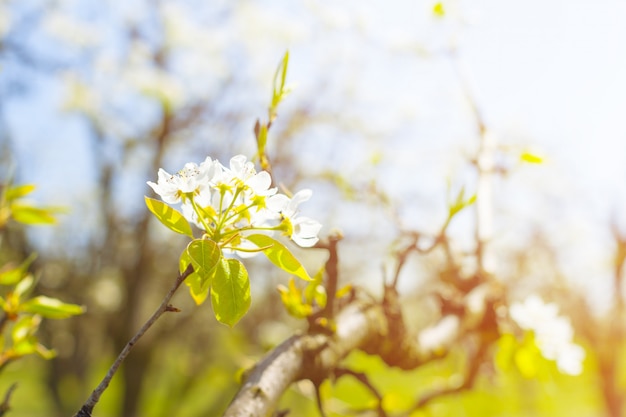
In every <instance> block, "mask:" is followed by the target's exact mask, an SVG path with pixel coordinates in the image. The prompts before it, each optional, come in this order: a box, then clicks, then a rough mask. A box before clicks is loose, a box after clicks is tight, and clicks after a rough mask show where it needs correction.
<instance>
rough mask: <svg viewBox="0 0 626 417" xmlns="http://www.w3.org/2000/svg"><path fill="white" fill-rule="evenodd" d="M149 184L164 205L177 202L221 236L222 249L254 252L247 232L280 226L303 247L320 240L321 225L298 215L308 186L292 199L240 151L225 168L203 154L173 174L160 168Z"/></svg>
mask: <svg viewBox="0 0 626 417" xmlns="http://www.w3.org/2000/svg"><path fill="white" fill-rule="evenodd" d="M148 185H149V186H150V187H152V189H153V190H154V191H155V192H156V193H157V194H159V195H160V196H161V198H162V199H163V201H164V202H166V203H168V204H178V203H182V204H181V211H182V214H183V217H185V218H186V219H187V221H189V222H190V223H193V224H195V225H196V226H198V227H199V228H200V229H202V230H204V231H205V232H207V234H208V235H209V237H211V238H215V239H216V240H217V241H222V240H223V241H224V242H225V243H224V249H225V250H229V251H231V250H232V251H234V252H235V253H237V254H239V255H240V256H242V257H249V256H251V255H254V254H256V253H255V252H254V251H255V250H258V247H257V246H256V245H254V244H252V243H251V242H249V241H248V240H246V236H247V235H249V234H250V233H268V234H271V233H273V232H274V231H277V230H280V231H282V232H283V233H284V234H286V235H287V236H289V237H290V238H291V239H292V240H293V241H294V242H295V243H296V244H297V245H299V246H301V247H311V246H313V245H315V243H317V241H318V240H319V238H318V233H319V231H320V229H321V227H322V225H321V224H320V223H319V222H317V221H316V220H313V219H311V218H308V217H304V216H298V206H299V205H300V203H302V202H304V201H306V200H308V199H309V198H311V195H312V192H311V190H302V191H299V192H297V193H296V194H295V195H294V196H293V197H292V198H289V197H287V196H286V195H283V194H279V193H277V192H276V188H272V187H271V185H272V178H271V176H270V174H269V173H268V172H266V171H261V172H256V170H255V168H254V164H253V163H252V162H249V161H247V159H246V157H245V156H243V155H237V156H235V157H233V158H231V160H230V164H229V166H228V167H225V166H223V165H222V164H221V163H220V162H219V161H217V160H212V159H211V158H210V157H207V158H206V160H205V161H204V162H203V163H201V164H200V165H197V164H195V163H192V162H190V163H187V164H185V166H184V167H183V169H182V170H180V171H178V173H176V174H173V175H172V174H169V173H168V172H167V171H165V170H164V169H162V168H161V169H159V172H158V181H157V183H154V182H151V181H148Z"/></svg>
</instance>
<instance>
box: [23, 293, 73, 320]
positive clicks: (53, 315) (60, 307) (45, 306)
mask: <svg viewBox="0 0 626 417" xmlns="http://www.w3.org/2000/svg"><path fill="white" fill-rule="evenodd" d="M20 310H21V311H23V312H25V313H32V314H39V315H40V316H42V317H45V318H48V319H66V318H68V317H71V316H76V315H78V314H83V313H84V312H85V309H84V308H83V307H82V306H79V305H76V304H66V303H64V302H62V301H60V300H57V299H56V298H50V297H46V296H43V295H40V296H38V297H35V298H31V299H30V300H28V301H25V302H24V303H22V305H21V306H20Z"/></svg>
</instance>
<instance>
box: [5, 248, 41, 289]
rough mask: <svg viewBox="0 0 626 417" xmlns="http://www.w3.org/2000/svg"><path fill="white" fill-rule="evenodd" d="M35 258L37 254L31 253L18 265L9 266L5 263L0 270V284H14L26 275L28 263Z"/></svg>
mask: <svg viewBox="0 0 626 417" xmlns="http://www.w3.org/2000/svg"><path fill="white" fill-rule="evenodd" d="M35 258H37V254H35V253H32V254H31V255H30V256H29V257H28V258H26V260H24V262H22V263H21V264H20V266H18V267H16V268H11V267H10V266H9V265H5V266H4V267H3V268H2V270H0V285H15V284H17V283H18V282H20V281H21V280H22V278H24V277H25V276H26V275H27V271H28V268H29V267H30V264H32V263H33V261H34V260H35Z"/></svg>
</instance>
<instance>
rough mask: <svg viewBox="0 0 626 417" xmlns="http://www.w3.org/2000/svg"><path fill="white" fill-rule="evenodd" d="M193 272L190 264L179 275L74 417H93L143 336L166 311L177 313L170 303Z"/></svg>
mask: <svg viewBox="0 0 626 417" xmlns="http://www.w3.org/2000/svg"><path fill="white" fill-rule="evenodd" d="M192 272H193V266H192V265H191V264H189V266H188V267H187V269H186V270H185V271H184V272H183V273H181V274H179V275H178V277H177V278H176V281H175V282H174V285H172V287H171V288H170V290H169V291H168V293H167V294H166V295H165V297H164V298H163V301H162V302H161V305H160V306H159V308H157V309H156V311H155V312H154V313H153V314H152V316H150V318H149V319H148V320H147V321H146V322H145V323H144V325H143V326H141V328H140V329H139V331H138V332H137V333H136V334H135V335H134V336H133V337H132V338H131V339H130V340H129V341H128V343H127V344H126V346H124V349H122V351H121V352H120V354H119V356H118V357H117V359H116V360H115V362H113V365H111V368H109V371H108V372H107V374H106V376H105V377H104V378H103V379H102V381H101V382H100V384H98V386H97V387H96V389H94V390H93V392H92V393H91V395H90V396H89V398H88V399H87V401H85V403H84V404H83V406H82V407H81V408H80V410H79V411H78V413H76V414H75V415H74V417H91V413H92V411H93V408H94V407H95V406H96V404H97V403H98V401H100V396H101V395H102V393H103V392H104V391H105V390H106V389H107V388H108V386H109V384H110V383H111V380H112V379H113V376H114V375H115V373H116V372H117V369H118V368H119V367H120V365H121V364H122V362H123V361H124V359H126V356H128V354H129V353H130V351H131V349H132V348H133V346H135V344H136V343H137V342H138V341H139V339H140V338H141V336H143V335H144V333H146V331H148V329H149V328H150V327H152V325H153V324H154V323H155V322H156V321H157V319H158V318H159V317H161V315H162V314H163V313H165V312H166V311H177V310H176V309H175V308H173V307H172V306H171V305H169V302H170V300H171V299H172V296H173V295H174V293H175V292H176V290H177V289H178V287H180V284H182V283H183V281H184V280H185V279H186V278H187V277H188V276H189V275H191V273H192Z"/></svg>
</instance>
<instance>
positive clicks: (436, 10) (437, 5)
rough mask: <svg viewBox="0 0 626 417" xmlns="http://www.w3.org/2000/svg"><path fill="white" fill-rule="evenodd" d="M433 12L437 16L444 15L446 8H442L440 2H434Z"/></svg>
mask: <svg viewBox="0 0 626 417" xmlns="http://www.w3.org/2000/svg"><path fill="white" fill-rule="evenodd" d="M433 13H434V14H435V16H437V17H444V16H445V15H446V10H445V9H444V8H443V3H442V2H437V3H435V5H434V6H433Z"/></svg>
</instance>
